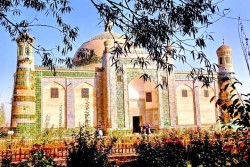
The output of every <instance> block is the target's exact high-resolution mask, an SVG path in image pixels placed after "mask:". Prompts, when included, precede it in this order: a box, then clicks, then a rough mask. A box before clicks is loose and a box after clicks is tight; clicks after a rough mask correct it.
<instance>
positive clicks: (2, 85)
mask: <svg viewBox="0 0 250 167" xmlns="http://www.w3.org/2000/svg"><path fill="white" fill-rule="evenodd" d="M71 3H72V6H73V8H74V11H73V12H72V13H71V14H70V15H67V16H66V17H65V19H66V21H67V22H69V23H70V24H71V25H72V26H78V27H79V28H80V32H79V37H78V39H77V40H76V42H75V47H74V49H73V51H72V52H70V53H69V56H73V55H74V53H75V52H76V50H77V48H78V47H80V45H81V44H82V43H83V42H84V41H86V40H88V39H90V38H91V37H93V36H95V35H97V34H99V33H101V32H103V31H104V26H103V25H102V24H100V25H99V24H98V23H99V22H100V19H99V15H98V13H97V11H96V9H95V8H94V6H93V5H92V4H91V2H90V1H89V0H83V1H72V2H71ZM249 6H250V1H247V0H237V1H236V0H225V1H223V2H221V3H220V4H219V7H220V9H226V8H230V9H231V11H230V13H229V14H228V15H227V17H230V18H222V19H220V20H219V21H217V22H216V23H214V24H213V25H211V26H210V27H209V28H208V29H207V31H208V32H213V34H212V35H213V38H214V41H208V42H207V48H206V50H205V53H206V54H207V56H208V57H209V59H210V60H211V61H212V62H217V56H216V50H217V48H218V47H220V46H221V45H222V41H223V38H224V42H225V44H226V45H228V46H230V47H231V48H232V49H233V64H234V70H235V73H236V77H237V78H238V79H239V80H240V81H241V82H242V83H243V87H242V90H244V92H245V91H246V92H245V93H250V78H249V75H248V71H247V66H246V63H245V59H244V55H243V52H242V49H241V45H240V41H239V35H238V20H237V19H232V18H238V17H241V18H242V19H246V20H249V21H243V25H244V29H245V32H246V34H247V36H248V37H249V38H250V15H249V12H248V11H249ZM35 15H36V14H35V13H32V12H31V11H29V10H25V11H24V12H23V13H22V17H21V18H26V19H27V18H28V19H30V20H32V18H33V17H35ZM37 16H38V18H39V22H40V23H51V19H50V18H46V17H44V16H43V15H42V14H38V15H37ZM14 19H15V20H19V19H20V18H14ZM53 24H54V23H52V25H53ZM113 30H114V31H116V32H119V30H118V29H117V28H114V29H113ZM31 35H33V36H34V37H35V38H36V41H35V43H36V45H42V46H44V47H50V48H51V47H54V46H55V45H57V44H58V42H59V40H60V35H59V34H58V33H57V32H56V31H54V30H51V29H47V28H41V27H40V28H34V29H33V30H32V32H31ZM0 43H1V45H0V50H1V51H2V53H1V61H0V77H1V79H0V103H4V104H5V109H6V114H7V119H8V120H9V119H10V112H11V105H10V100H11V96H12V88H13V83H14V82H13V80H14V78H13V74H14V72H15V70H16V62H17V56H16V53H17V47H16V43H15V42H12V41H11V38H10V37H9V35H8V33H7V32H5V30H4V29H3V28H2V27H0ZM35 64H36V65H40V64H41V59H40V57H39V56H38V55H35ZM177 67H178V69H177V70H185V68H186V67H185V66H181V65H177Z"/></svg>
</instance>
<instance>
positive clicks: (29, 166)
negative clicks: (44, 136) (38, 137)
mask: <svg viewBox="0 0 250 167" xmlns="http://www.w3.org/2000/svg"><path fill="white" fill-rule="evenodd" d="M54 165H55V163H54V159H53V157H51V156H49V155H47V154H46V153H45V151H44V150H43V149H42V148H34V149H33V150H32V151H31V152H30V155H29V157H28V159H27V161H24V162H21V164H20V167H53V166H54Z"/></svg>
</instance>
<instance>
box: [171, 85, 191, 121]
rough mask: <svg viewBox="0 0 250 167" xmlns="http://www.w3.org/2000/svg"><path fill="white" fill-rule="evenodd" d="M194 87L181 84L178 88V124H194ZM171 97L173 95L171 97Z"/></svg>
mask: <svg viewBox="0 0 250 167" xmlns="http://www.w3.org/2000/svg"><path fill="white" fill-rule="evenodd" d="M193 96H194V95H193V89H191V88H190V87H189V86H187V85H184V84H183V85H180V86H178V87H177V89H176V108H177V109H176V110H177V117H178V119H177V123H178V125H194V119H195V118H194V98H193ZM170 98H171V97H170Z"/></svg>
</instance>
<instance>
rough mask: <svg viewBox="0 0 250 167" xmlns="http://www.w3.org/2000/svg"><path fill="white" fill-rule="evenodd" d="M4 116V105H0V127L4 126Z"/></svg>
mask: <svg viewBox="0 0 250 167" xmlns="http://www.w3.org/2000/svg"><path fill="white" fill-rule="evenodd" d="M5 121H6V116H5V109H4V104H3V103H2V104H1V107H0V127H2V126H5Z"/></svg>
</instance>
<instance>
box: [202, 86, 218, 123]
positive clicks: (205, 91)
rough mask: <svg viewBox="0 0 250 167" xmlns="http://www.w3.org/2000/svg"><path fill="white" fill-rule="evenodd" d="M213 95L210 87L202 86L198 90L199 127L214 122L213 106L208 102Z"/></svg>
mask: <svg viewBox="0 0 250 167" xmlns="http://www.w3.org/2000/svg"><path fill="white" fill-rule="evenodd" d="M214 95H215V94H214V89H212V88H211V87H205V86H204V87H202V88H200V89H199V99H200V119H201V125H206V124H213V123H215V122H216V117H215V116H216V114H215V104H214V103H211V102H210V100H211V98H212V97H213V96H214Z"/></svg>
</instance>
